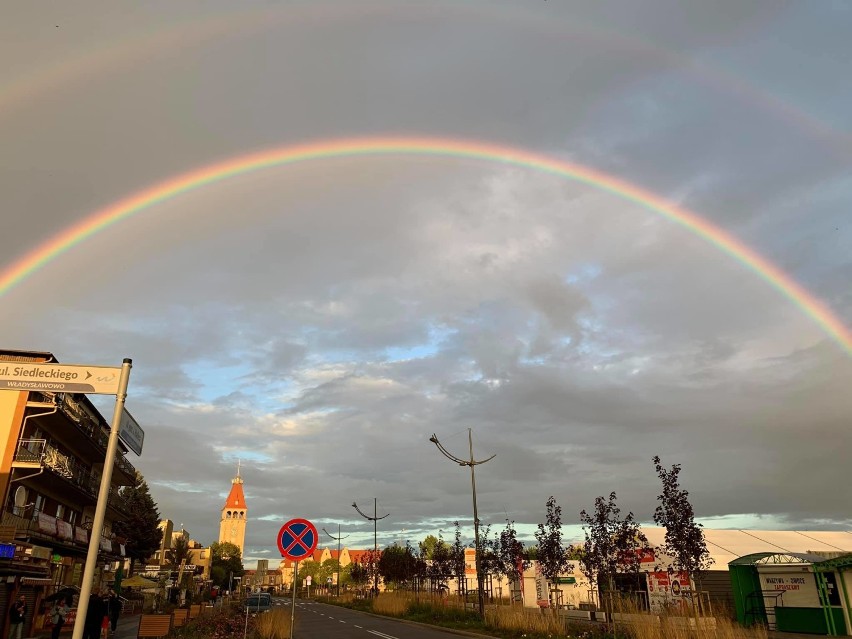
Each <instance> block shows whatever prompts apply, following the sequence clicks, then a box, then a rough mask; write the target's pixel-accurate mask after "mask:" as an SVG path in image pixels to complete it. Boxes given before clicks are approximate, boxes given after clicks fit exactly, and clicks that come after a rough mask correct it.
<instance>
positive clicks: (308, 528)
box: [277, 519, 319, 561]
mask: <svg viewBox="0 0 852 639" xmlns="http://www.w3.org/2000/svg"><path fill="white" fill-rule="evenodd" d="M318 540H319V535H318V534H317V529H316V527H315V526H314V525H313V524H312V523H311V522H309V521H308V520H307V519H291V520H290V521H288V522H287V523H286V524H284V525H283V526H281V530H279V531H278V539H277V541H278V550H280V551H281V556H282V557H284V558H285V559H291V560H293V561H302V560H303V559H307V558H308V557H310V556H311V555H312V554H313V552H314V549H315V548H316V547H317V541H318Z"/></svg>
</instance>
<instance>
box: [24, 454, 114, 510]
mask: <svg viewBox="0 0 852 639" xmlns="http://www.w3.org/2000/svg"><path fill="white" fill-rule="evenodd" d="M116 463H118V459H117V460H116ZM12 468H21V469H39V470H40V471H41V472H39V473H37V474H35V475H32V477H33V478H34V477H36V476H37V475H39V474H41V473H42V472H45V471H46V472H49V473H50V474H51V475H55V476H58V477H61V478H62V479H64V480H66V481H67V482H68V483H69V484H71V485H73V486H74V487H76V488H77V489H78V490H80V491H82V492H83V493H85V494H86V495H87V496H89V497H91V498H92V499H94V500H97V498H98V491H99V490H100V483H101V477H100V475H98V474H96V473H93V472H92V471H91V470H90V469H89V468H88V467H86V466H84V465H83V464H81V463H80V462H78V461H77V460H76V459H75V458H74V457H72V456H70V455H67V454H65V453H63V452H61V451H60V450H59V449H58V448H57V447H56V446H54V445H53V444H52V442H51V441H50V440H46V439H21V440H19V441H18V447H17V449H16V450H15V457H14V458H13V459H12ZM22 479H23V478H22ZM107 504H108V505H109V506H110V507H112V508H113V509H115V510H116V511H117V512H118V513H120V514H125V513H124V511H123V510H122V509H121V507H120V502H119V497H118V489H117V487H115V486H110V490H109V496H108V500H107Z"/></svg>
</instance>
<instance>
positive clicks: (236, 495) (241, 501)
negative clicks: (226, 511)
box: [225, 476, 247, 508]
mask: <svg viewBox="0 0 852 639" xmlns="http://www.w3.org/2000/svg"><path fill="white" fill-rule="evenodd" d="M246 507H247V506H246V496H245V495H244V494H243V480H242V479H240V477H239V476H237V477H234V479H233V483H232V484H231V492H230V493H229V494H228V498H227V499H226V500H225V508H246Z"/></svg>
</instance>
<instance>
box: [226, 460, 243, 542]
mask: <svg viewBox="0 0 852 639" xmlns="http://www.w3.org/2000/svg"><path fill="white" fill-rule="evenodd" d="M247 517H248V506H246V498H245V495H243V478H242V477H240V465H239V463H237V476H236V477H234V478H233V479H232V480H231V492H230V493H229V494H228V498H227V499H226V500H225V507H224V508H222V519H221V520H220V521H219V543H222V542H223V541H227V542H229V543H232V544H234V545H235V546H239V549H240V553H243V552H244V549H245V543H246V519H247Z"/></svg>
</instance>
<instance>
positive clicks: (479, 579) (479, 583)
mask: <svg viewBox="0 0 852 639" xmlns="http://www.w3.org/2000/svg"><path fill="white" fill-rule="evenodd" d="M429 441H430V442H432V443H433V444H435V446H437V447H438V450H439V451H441V454H442V455H443V456H444V457H446V458H447V459H449V460H450V461H454V462H455V463H457V464H458V465H459V466H470V487H471V489H472V490H473V537H474V542H473V544H474V548H475V550H476V554H475V557H474V561H475V562H476V588H477V593H478V599H479V616H480V617H484V616H485V599H484V596H483V593H482V552H481V551H482V549H481V548H480V547H479V514H478V513H477V510H476V474H475V473H474V470H473V468H474V466H478V465H479V464H484V463H485V462H489V461H491V460H492V459H494V458H495V457H496V455H491V457H489V458H488V459H483V460H481V461H476V460H474V458H473V434H472V433H471V429H470V428H468V429H467V441H468V444H469V446H470V459H469V460H468V459H461V458H459V457H456V456H455V455H453V454H452V453H451V452H450V451H448V450H447V449H446V448H444V447H443V446H442V445H441V442H439V441H438V436H437V435H435V434H434V433H433V434H432V436H431V437H430V438H429Z"/></svg>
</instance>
